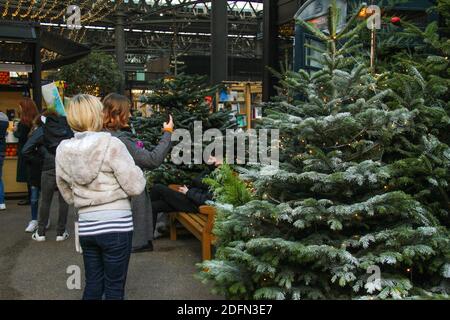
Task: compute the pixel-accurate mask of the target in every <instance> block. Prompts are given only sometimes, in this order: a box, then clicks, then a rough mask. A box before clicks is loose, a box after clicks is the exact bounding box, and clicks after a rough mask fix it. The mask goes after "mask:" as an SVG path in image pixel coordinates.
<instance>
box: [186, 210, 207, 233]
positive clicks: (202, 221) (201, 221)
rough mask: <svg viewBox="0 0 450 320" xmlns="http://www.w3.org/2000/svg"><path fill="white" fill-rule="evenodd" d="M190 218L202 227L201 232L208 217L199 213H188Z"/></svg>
mask: <svg viewBox="0 0 450 320" xmlns="http://www.w3.org/2000/svg"><path fill="white" fill-rule="evenodd" d="M189 215H190V216H191V218H192V219H193V220H195V221H197V222H198V224H200V225H201V226H202V230H203V229H205V226H206V222H207V220H208V217H207V216H205V215H204V214H201V213H190V214H189Z"/></svg>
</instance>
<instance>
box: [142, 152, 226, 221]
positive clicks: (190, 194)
mask: <svg viewBox="0 0 450 320" xmlns="http://www.w3.org/2000/svg"><path fill="white" fill-rule="evenodd" d="M208 164H210V165H212V166H215V167H217V166H219V165H221V162H220V161H219V160H218V159H216V158H215V157H210V158H209V160H208ZM212 170H213V168H210V169H209V170H205V171H203V172H202V173H201V174H200V175H198V176H197V177H195V178H194V179H192V182H191V184H190V185H189V186H186V185H184V186H181V187H179V188H178V190H177V191H175V190H172V189H170V188H169V187H168V186H165V185H162V184H154V185H153V187H152V189H151V191H150V198H151V199H152V212H153V225H156V218H157V214H158V213H160V212H164V213H167V212H173V211H182V212H190V213H197V212H198V207H200V206H201V205H204V204H205V203H206V201H208V200H212V198H213V195H212V193H211V192H210V191H209V187H208V186H207V185H206V184H204V183H203V182H202V180H203V179H204V178H205V177H206V176H207V175H208V174H210V173H211V171H212Z"/></svg>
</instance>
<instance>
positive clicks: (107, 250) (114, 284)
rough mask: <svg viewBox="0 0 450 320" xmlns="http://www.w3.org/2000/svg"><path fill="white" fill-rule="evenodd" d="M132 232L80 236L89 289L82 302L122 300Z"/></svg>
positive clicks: (85, 292) (86, 288)
mask: <svg viewBox="0 0 450 320" xmlns="http://www.w3.org/2000/svg"><path fill="white" fill-rule="evenodd" d="M132 240H133V232H112V233H105V234H99V235H93V236H81V237H80V245H81V248H82V249H83V260H84V271H85V276H86V287H85V288H84V293H83V300H101V299H102V297H103V295H104V297H105V299H106V300H123V299H124V294H125V283H126V280H127V273H128V263H129V262H130V255H131V243H132Z"/></svg>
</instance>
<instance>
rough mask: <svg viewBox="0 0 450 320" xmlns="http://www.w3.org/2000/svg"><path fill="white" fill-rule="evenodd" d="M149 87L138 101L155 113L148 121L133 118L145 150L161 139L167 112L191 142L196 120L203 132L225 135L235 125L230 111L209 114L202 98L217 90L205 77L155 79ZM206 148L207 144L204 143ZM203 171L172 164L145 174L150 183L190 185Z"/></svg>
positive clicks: (192, 166) (142, 118) (194, 167)
mask: <svg viewBox="0 0 450 320" xmlns="http://www.w3.org/2000/svg"><path fill="white" fill-rule="evenodd" d="M149 88H150V89H151V90H152V93H151V94H148V95H146V96H143V97H142V98H141V101H142V102H144V103H148V104H150V105H152V107H153V111H154V113H153V114H152V116H151V117H149V118H145V117H133V118H132V124H133V126H134V128H135V130H136V132H137V135H138V137H139V139H140V140H142V141H144V144H145V146H146V147H147V148H148V149H152V148H153V146H155V145H156V144H157V143H158V141H159V139H160V138H161V128H162V125H163V123H164V122H165V121H166V119H167V114H168V113H170V114H171V115H172V117H173V120H174V123H175V129H186V130H188V131H189V132H190V133H191V137H192V139H194V122H195V121H201V122H202V128H203V131H205V130H208V129H211V128H217V129H219V130H220V131H222V132H223V133H224V132H225V130H226V129H228V128H234V127H235V126H236V124H235V122H234V121H232V119H231V117H230V114H229V112H226V111H218V112H213V113H212V112H211V110H210V107H209V105H208V104H207V103H206V102H205V97H206V96H211V95H212V96H214V95H215V92H216V90H217V87H211V86H209V85H208V80H207V78H206V77H203V76H188V75H184V74H181V75H178V76H177V77H175V78H173V79H160V80H155V81H153V82H152V83H151V84H150V87H149ZM206 145H207V143H204V144H203V146H206ZM191 154H193V152H192V153H191ZM204 169H205V165H175V164H173V163H171V162H166V163H164V164H163V165H162V166H160V167H159V168H156V169H153V170H151V171H149V172H148V173H147V175H148V180H149V182H150V184H151V183H153V182H158V183H163V184H171V183H175V184H189V183H190V181H191V179H192V178H193V177H195V176H197V175H198V174H199V173H201V172H202V171H203V170H204Z"/></svg>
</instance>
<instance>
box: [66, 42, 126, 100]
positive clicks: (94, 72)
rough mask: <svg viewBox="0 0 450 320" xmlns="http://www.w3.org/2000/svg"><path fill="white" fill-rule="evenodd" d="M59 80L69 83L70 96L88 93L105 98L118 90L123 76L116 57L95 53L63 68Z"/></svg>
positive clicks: (68, 92) (67, 91)
mask: <svg viewBox="0 0 450 320" xmlns="http://www.w3.org/2000/svg"><path fill="white" fill-rule="evenodd" d="M58 78H59V79H62V80H65V81H66V82H67V89H66V94H68V95H75V94H78V93H87V94H92V95H96V96H104V95H106V94H108V93H110V92H115V91H116V90H117V88H118V86H119V83H120V81H121V79H122V74H121V73H120V71H119V67H118V66H117V62H116V61H115V60H114V57H112V56H111V55H109V54H106V53H103V52H97V51H94V52H92V53H91V54H89V55H88V56H86V57H84V58H83V59H81V60H78V61H77V62H75V63H72V64H69V65H66V66H63V67H61V70H60V71H59V72H58Z"/></svg>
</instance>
